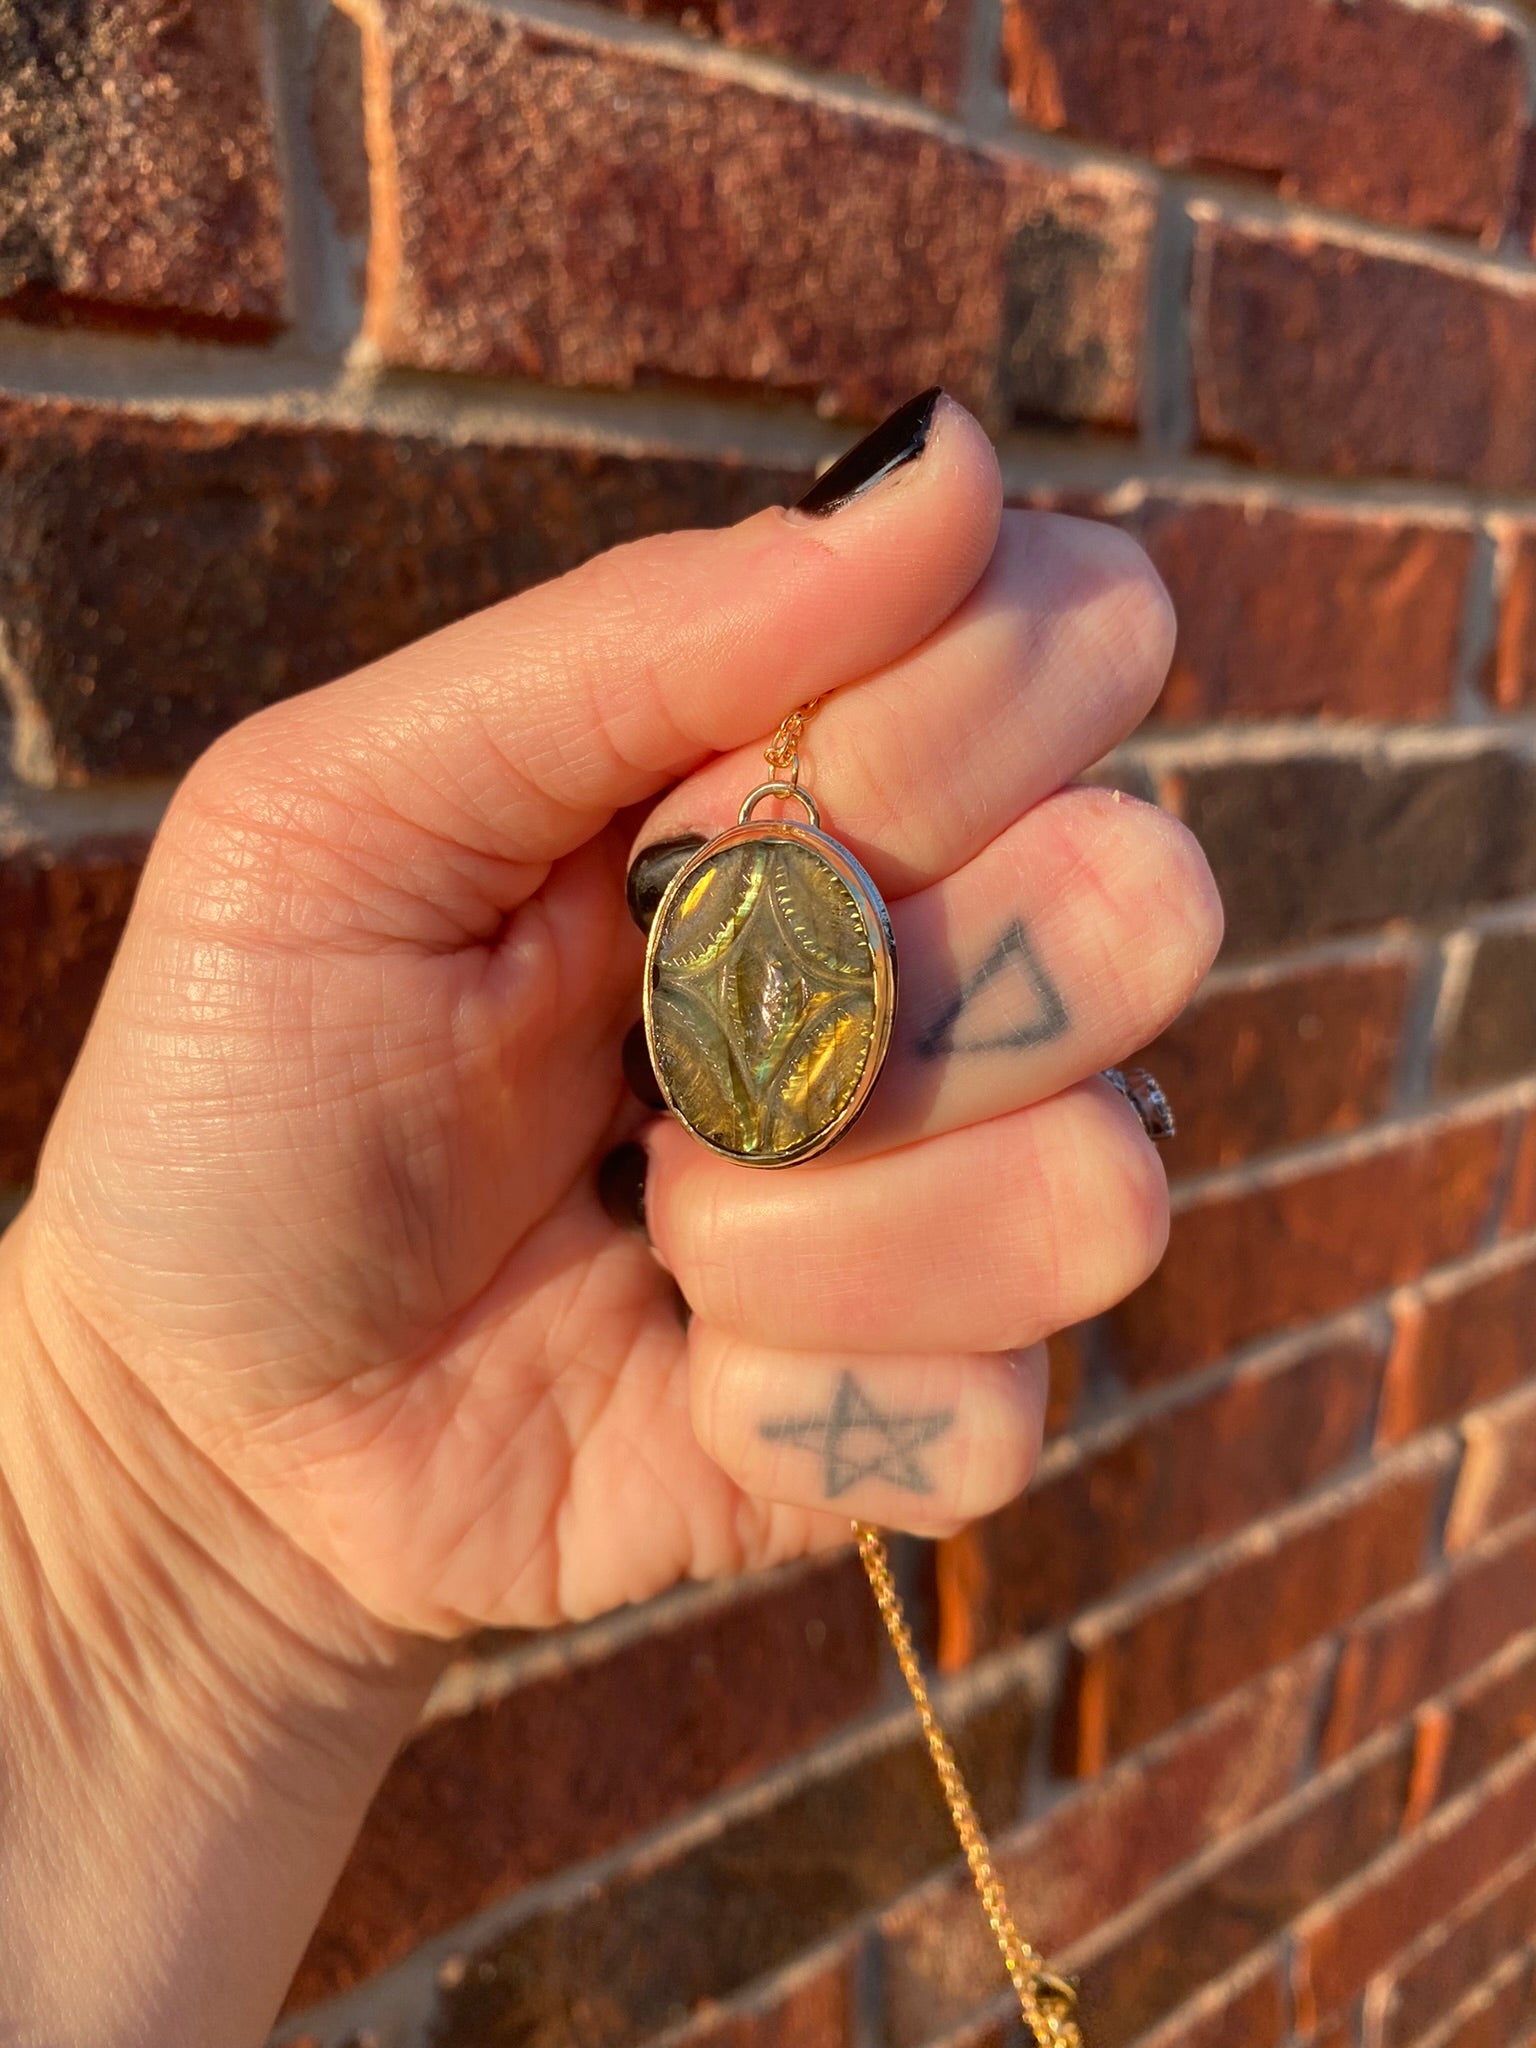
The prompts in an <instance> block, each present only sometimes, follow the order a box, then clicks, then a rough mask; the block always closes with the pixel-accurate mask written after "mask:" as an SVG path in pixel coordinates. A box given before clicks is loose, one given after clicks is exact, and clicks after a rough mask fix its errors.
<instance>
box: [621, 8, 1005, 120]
mask: <svg viewBox="0 0 1536 2048" xmlns="http://www.w3.org/2000/svg"><path fill="white" fill-rule="evenodd" d="M603 5H604V6H607V7H615V8H618V9H620V10H622V12H623V13H625V14H628V15H632V16H633V17H634V18H635V19H636V20H655V21H675V22H677V23H678V24H679V25H680V26H681V27H683V28H688V29H692V30H694V31H695V32H696V33H703V34H708V35H711V36H718V37H719V38H720V40H721V41H722V42H725V43H730V44H733V45H734V46H735V47H736V48H738V49H747V50H770V51H773V52H775V53H778V54H781V55H783V56H786V57H793V58H795V59H796V60H797V61H798V62H799V63H802V64H810V65H814V66H815V68H816V69H817V70H818V71H852V72H857V73H859V74H860V75H861V76H863V77H865V78H873V79H877V80H878V81H879V82H880V83H881V84H882V85H889V86H891V87H893V88H894V89H895V90H896V91H897V92H905V93H916V94H919V95H920V96H921V97H922V98H924V99H927V100H932V101H933V103H934V104H935V105H936V106H940V107H952V106H953V105H954V104H955V100H956V98H957V96H958V94H959V91H960V82H961V78H962V75H963V73H964V70H965V45H966V37H967V34H968V32H969V29H970V21H971V0H881V4H880V5H879V6H878V7H869V6H866V5H863V4H861V0H830V4H828V0H706V4H705V5H703V6H700V5H698V4H697V0H603Z"/></svg>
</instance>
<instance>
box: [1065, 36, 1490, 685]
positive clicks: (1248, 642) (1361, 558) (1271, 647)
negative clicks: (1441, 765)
mask: <svg viewBox="0 0 1536 2048" xmlns="http://www.w3.org/2000/svg"><path fill="white" fill-rule="evenodd" d="M1083 18H1084V21H1085V22H1086V21H1087V19H1088V17H1087V16H1084V17H1083ZM1421 18H1427V17H1421ZM1124 523H1125V524H1126V525H1127V526H1129V527H1130V529H1131V530H1132V531H1133V532H1134V533H1135V534H1136V536H1137V538H1138V539H1139V540H1140V541H1141V543H1142V545H1143V546H1144V547H1145V548H1146V549H1147V552H1148V553H1149V554H1150V555H1151V557H1152V559H1153V561H1154V562H1155V563H1156V565H1157V569H1158V573H1159V574H1160V575H1161V577H1162V579H1163V581H1164V583H1166V584H1167V586H1168V592H1169V595H1170V596H1171V597H1172V599H1173V602H1174V609H1175V610H1176V612H1177V613H1178V619H1179V639H1178V646H1177V648H1176V649H1175V651H1174V657H1173V666H1172V668H1171V669H1170V670H1169V674H1168V681H1167V685H1166V686H1165V688H1164V690H1163V694H1162V698H1161V700H1160V701H1159V704H1158V716H1159V717H1160V718H1162V719H1165V720H1174V719H1178V720H1199V719H1210V718H1218V717H1220V718H1302V717H1311V716H1313V715H1319V716H1322V717H1325V718H1327V717H1332V718H1380V719H1413V718H1435V717H1441V716H1444V715H1446V714H1447V712H1448V710H1449V706H1450V702H1451V696H1452V691H1453V687H1454V680H1455V667H1456V658H1457V648H1458V645H1459V640H1460V633H1461V619H1462V611H1463V605H1464V601H1465V586H1466V580H1467V571H1468V568H1469V566H1470V563H1471V559H1472V535H1471V531H1470V529H1469V528H1468V527H1467V526H1465V525H1464V524H1461V523H1460V522H1449V521H1447V522H1439V523H1429V522H1427V521H1423V520H1416V519H1406V518H1403V517H1402V516H1400V515H1398V514H1394V513H1389V512H1383V513H1378V514H1374V515H1372V514H1369V513H1366V514H1364V515H1362V514H1358V513H1340V512H1336V511H1333V510H1331V509H1325V508H1323V507H1318V506H1311V507H1293V506H1286V505H1274V504H1266V503H1264V502H1263V501H1262V500H1253V499H1205V500H1199V499H1196V500H1190V499H1180V498H1153V499H1151V500H1150V501H1149V502H1148V503H1147V504H1146V505H1145V506H1144V507H1142V508H1141V509H1140V510H1139V511H1137V512H1136V513H1134V514H1132V515H1130V516H1129V517H1127V518H1126V520H1125V521H1124Z"/></svg>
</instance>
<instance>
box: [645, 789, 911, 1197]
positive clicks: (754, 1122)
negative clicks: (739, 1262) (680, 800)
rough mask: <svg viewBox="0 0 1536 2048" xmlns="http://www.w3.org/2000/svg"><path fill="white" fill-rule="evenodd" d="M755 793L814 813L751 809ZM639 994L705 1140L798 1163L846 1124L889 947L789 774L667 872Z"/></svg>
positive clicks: (878, 907)
mask: <svg viewBox="0 0 1536 2048" xmlns="http://www.w3.org/2000/svg"><path fill="white" fill-rule="evenodd" d="M765 797H780V798H783V799H784V800H786V801H790V802H796V803H799V804H800V805H802V806H803V808H804V810H805V814H806V818H807V820H808V821H809V822H808V823H806V824H799V823H797V822H794V821H791V820H788V819H779V818H775V819H770V820H764V821H762V822H758V821H756V820H754V818H753V815H752V814H753V811H754V810H755V809H756V807H757V805H758V804H759V803H761V802H762V801H763V799H764V798H765ZM644 1002H645V1031H646V1038H647V1041H648V1043H649V1046H650V1052H651V1064H652V1066H653V1067H654V1068H655V1070H656V1078H657V1080H658V1082H659V1083H660V1086H661V1092H662V1094H663V1095H664V1096H665V1097H666V1101H667V1107H668V1108H669V1109H670V1110H671V1111H672V1112H673V1114H674V1115H675V1116H676V1117H677V1118H678V1119H679V1120H680V1121H681V1122H682V1123H684V1124H686V1125H687V1127H688V1129H689V1130H690V1131H692V1132H693V1134H694V1136H695V1137H696V1138H698V1139H699V1140H700V1142H701V1143H703V1144H705V1145H708V1146H709V1148H710V1150H711V1151H713V1152H718V1153H720V1154H722V1155H723V1156H724V1157H725V1158H727V1159H735V1160H739V1161H740V1162H741V1164H742V1165H744V1166H794V1165H798V1163H799V1162H800V1161H801V1160H803V1159H813V1158H814V1157H815V1156H816V1154H817V1153H819V1152H825V1151H826V1150H827V1148H828V1146H830V1145H834V1144H836V1142H837V1140H838V1139H839V1138H841V1137H843V1136H844V1135H845V1134H846V1133H847V1131H848V1130H849V1129H850V1128H851V1127H852V1125H853V1123H854V1121H855V1120H856V1119H857V1117H858V1115H859V1113H860V1111H861V1110H862V1109H863V1108H864V1105H865V1103H866V1102H867V1101H868V1100H869V1094H870V1090H871V1089H872V1088H873V1087H874V1085H875V1081H876V1078H877V1076H878V1075H879V1072H880V1067H881V1063H882V1061H883V1060H884V1058H885V1055H886V1050H887V1048H888V1046H889V1045H890V1041H891V1028H892V1025H893V1023H894V1022H895V1016H896V946H895V940H894V938H893V936H892V932H891V921H890V918H889V916H888V914H887V912H886V908H885V905H884V903H883V902H882V901H881V900H880V892H879V890H878V889H876V887H875V885H874V883H873V882H872V881H871V880H870V878H869V876H868V875H867V874H866V873H865V871H864V869H863V868H862V867H861V866H860V864H859V863H858V861H857V860H855V859H854V857H853V855H852V854H851V853H850V852H849V851H848V849H847V847H845V846H840V845H839V844H838V842H837V841H836V840H835V839H833V838H831V837H830V836H829V835H828V834H827V833H825V832H823V831H822V829H821V813H820V811H819V810H818V808H817V805H816V800H815V798H814V797H813V796H812V795H811V794H810V792H809V791H808V790H805V789H802V788H801V787H800V786H799V782H798V780H794V781H789V782H765V783H763V784H762V785H761V786H760V787H759V788H757V789H754V790H753V791H752V792H751V794H750V795H749V796H748V797H747V798H746V800H745V802H744V803H743V804H742V806H741V810H740V812H739V814H738V820H737V823H736V824H735V825H733V826H731V827H729V828H728V829H727V830H726V831H724V832H721V833H718V834H717V835H716V837H715V838H713V839H711V840H710V841H709V842H708V844H707V845H705V846H702V847H700V849H699V851H698V852H697V853H696V854H695V855H694V856H693V858H692V859H691V860H689V861H688V862H687V863H686V864H685V865H684V866H683V867H682V868H680V869H679V870H678V872H677V873H676V874H675V875H674V876H673V878H672V880H671V882H670V883H669V884H668V885H667V890H666V893H665V895H664V896H663V897H662V899H661V902H660V905H659V906H658V908H657V911H656V917H655V921H654V922H653V924H652V926H651V931H650V938H649V941H648V942H647V945H646V953H645V991H644Z"/></svg>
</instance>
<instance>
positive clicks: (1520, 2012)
mask: <svg viewBox="0 0 1536 2048" xmlns="http://www.w3.org/2000/svg"><path fill="white" fill-rule="evenodd" d="M1531 1967H1532V1962H1531V1954H1530V1951H1529V1950H1528V1949H1525V1948H1522V1949H1521V1950H1520V1952H1519V1953H1518V1954H1516V1955H1511V1956H1508V1957H1506V1958H1505V1960H1504V1962H1503V1963H1502V1964H1501V1965H1500V1967H1499V1968H1498V1969H1497V1970H1495V1971H1494V1972H1493V1974H1492V1975H1491V1976H1490V1977H1489V1978H1488V1980H1487V1982H1486V1983H1485V1984H1483V1985H1481V1986H1480V1987H1479V1989H1478V1990H1476V1991H1474V1992H1471V1993H1469V1994H1468V1996H1467V1997H1466V1998H1464V1999H1463V2000H1462V2002H1461V2004H1460V2005H1459V2006H1457V2008H1456V2010H1455V2012H1454V2013H1452V2014H1451V2015H1450V2016H1449V2017H1448V2018H1447V2019H1446V2020H1445V2021H1444V2022H1443V2023H1442V2025H1441V2026H1439V2027H1437V2028H1436V2029H1435V2031H1434V2033H1433V2034H1432V2035H1431V2037H1430V2039H1429V2040H1428V2041H1427V2042H1426V2043H1425V2048H1510V2043H1511V2042H1513V2041H1516V2040H1520V2041H1522V2042H1523V2043H1525V2044H1526V2048H1528V2042H1529V2035H1528V2031H1527V2023H1528V2022H1529V2020H1530V2019H1531V2017H1532V2015H1533V2013H1536V2003H1533V2001H1532V1997H1531Z"/></svg>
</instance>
